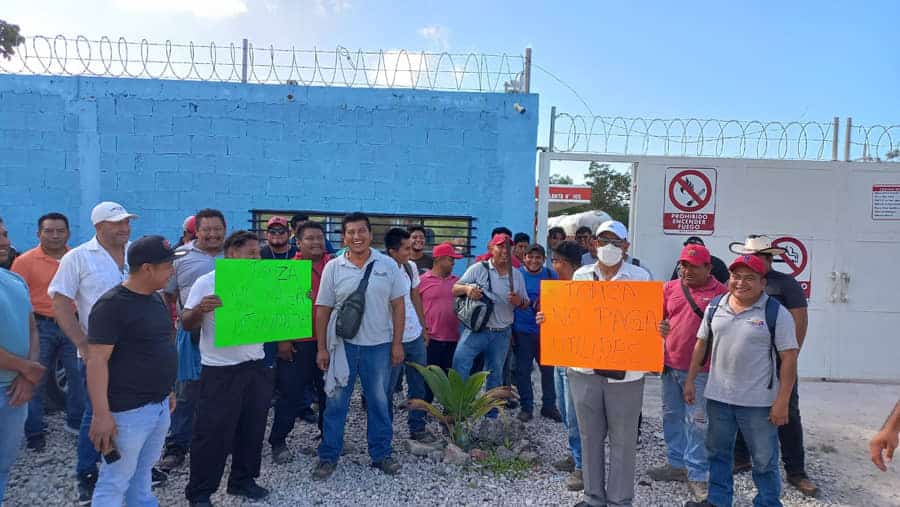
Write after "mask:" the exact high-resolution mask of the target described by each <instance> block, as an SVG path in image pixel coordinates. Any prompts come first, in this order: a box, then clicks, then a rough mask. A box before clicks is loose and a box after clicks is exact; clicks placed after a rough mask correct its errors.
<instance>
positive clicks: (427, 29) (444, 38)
mask: <svg viewBox="0 0 900 507" xmlns="http://www.w3.org/2000/svg"><path fill="white" fill-rule="evenodd" d="M419 35H421V36H422V37H423V38H425V39H426V40H429V41H431V42H433V43H435V44H437V45H439V46H440V47H441V49H446V48H447V44H448V39H449V37H450V32H449V30H447V28H445V27H443V26H441V25H428V26H423V27H422V28H419Z"/></svg>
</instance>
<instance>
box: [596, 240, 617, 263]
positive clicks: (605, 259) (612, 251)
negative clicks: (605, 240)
mask: <svg viewBox="0 0 900 507" xmlns="http://www.w3.org/2000/svg"><path fill="white" fill-rule="evenodd" d="M597 258H598V259H600V262H602V263H603V264H604V265H606V266H615V265H616V264H618V263H619V262H620V261H621V260H622V249H621V248H619V247H617V246H615V245H612V244H610V245H606V246H601V247H600V248H598V249H597Z"/></svg>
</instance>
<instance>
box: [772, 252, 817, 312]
mask: <svg viewBox="0 0 900 507" xmlns="http://www.w3.org/2000/svg"><path fill="white" fill-rule="evenodd" d="M772 246H777V247H779V248H783V249H784V254H782V255H781V258H780V259H775V260H780V261H781V262H776V263H774V264H772V266H773V267H774V268H775V269H777V270H778V271H781V272H783V273H787V274H789V275H791V276H793V277H794V278H795V279H796V280H797V281H798V282H799V283H800V287H802V288H803V293H804V294H805V295H806V299H809V295H810V293H811V291H812V268H811V266H812V264H811V263H810V261H809V250H808V249H807V248H806V245H804V244H803V242H802V241H800V240H799V239H797V238H794V237H791V236H782V237H780V238H778V239H776V240H775V241H772Z"/></svg>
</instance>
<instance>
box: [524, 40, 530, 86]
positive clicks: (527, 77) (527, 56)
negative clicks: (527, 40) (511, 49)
mask: <svg viewBox="0 0 900 507" xmlns="http://www.w3.org/2000/svg"><path fill="white" fill-rule="evenodd" d="M525 93H531V48H525Z"/></svg>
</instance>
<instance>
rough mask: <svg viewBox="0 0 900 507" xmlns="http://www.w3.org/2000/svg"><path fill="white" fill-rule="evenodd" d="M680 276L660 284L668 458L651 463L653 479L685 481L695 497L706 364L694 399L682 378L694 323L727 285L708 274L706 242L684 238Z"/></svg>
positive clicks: (702, 481)
mask: <svg viewBox="0 0 900 507" xmlns="http://www.w3.org/2000/svg"><path fill="white" fill-rule="evenodd" d="M678 270H679V271H680V273H681V278H678V279H675V280H671V281H669V282H666V284H665V286H664V287H663V318H664V320H663V321H662V322H661V323H660V325H659V332H660V334H661V335H662V336H663V337H664V338H665V368H664V369H663V374H662V403H663V434H664V436H665V440H666V447H667V449H668V452H667V463H666V464H665V465H664V466H661V467H657V468H651V469H650V470H648V471H647V475H649V476H650V478H651V479H653V480H654V481H680V482H684V481H687V483H688V488H689V489H690V490H691V493H692V494H693V495H694V497H695V498H697V499H702V498H705V497H706V482H707V475H708V474H709V463H708V462H707V460H706V445H705V443H704V441H705V440H706V425H707V422H706V421H707V418H706V400H705V399H703V391H704V388H705V387H706V379H707V375H708V369H706V370H704V371H703V372H700V373H698V374H697V379H696V381H695V382H694V389H695V391H696V393H697V394H696V396H697V398H698V401H697V403H694V404H693V405H687V404H685V403H684V393H683V387H684V381H685V379H687V375H688V370H690V368H691V355H692V354H693V351H694V345H695V343H696V341H697V329H698V328H699V327H700V321H701V319H702V318H703V311H704V310H705V309H706V306H707V305H708V304H709V302H710V300H712V299H713V298H715V297H716V296H718V295H720V294H724V293H726V292H727V291H728V289H726V288H725V286H724V285H722V284H721V283H720V282H719V281H718V280H717V279H716V278H715V277H714V276H712V270H713V262H712V256H711V255H710V253H709V250H707V249H706V247H704V246H702V245H698V244H692V243H688V244H687V245H685V247H684V248H683V249H682V251H681V257H679V260H678Z"/></svg>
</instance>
